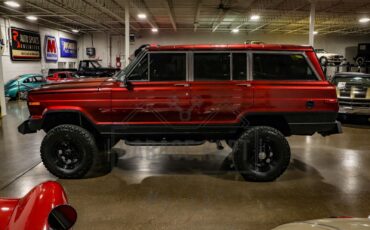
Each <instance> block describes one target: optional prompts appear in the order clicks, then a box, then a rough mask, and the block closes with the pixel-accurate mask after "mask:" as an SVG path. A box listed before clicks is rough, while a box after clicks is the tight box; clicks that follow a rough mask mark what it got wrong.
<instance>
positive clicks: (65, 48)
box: [59, 38, 77, 58]
mask: <svg viewBox="0 0 370 230" xmlns="http://www.w3.org/2000/svg"><path fill="white" fill-rule="evenodd" d="M59 46H60V57H63V58H77V41H76V40H72V39H68V38H60V42H59Z"/></svg>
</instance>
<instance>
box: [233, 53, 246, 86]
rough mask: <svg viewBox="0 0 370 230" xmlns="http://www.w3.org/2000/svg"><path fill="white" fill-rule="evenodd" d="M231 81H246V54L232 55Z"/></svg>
mask: <svg viewBox="0 0 370 230" xmlns="http://www.w3.org/2000/svg"><path fill="white" fill-rule="evenodd" d="M232 55H233V58H232V60H233V80H247V54H246V53H233V54H232Z"/></svg>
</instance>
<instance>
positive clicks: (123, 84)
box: [120, 78, 132, 90]
mask: <svg viewBox="0 0 370 230" xmlns="http://www.w3.org/2000/svg"><path fill="white" fill-rule="evenodd" d="M120 86H121V87H123V88H127V89H128V90H131V89H132V84H131V82H130V81H129V80H127V78H124V79H123V81H122V82H121V84H120Z"/></svg>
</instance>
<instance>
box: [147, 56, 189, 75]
mask: <svg viewBox="0 0 370 230" xmlns="http://www.w3.org/2000/svg"><path fill="white" fill-rule="evenodd" d="M149 68H150V77H149V78H150V81H185V80H186V54H185V53H151V54H150V67H149Z"/></svg>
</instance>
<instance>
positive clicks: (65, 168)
mask: <svg viewBox="0 0 370 230" xmlns="http://www.w3.org/2000/svg"><path fill="white" fill-rule="evenodd" d="M97 153H98V148H97V146H96V144H95V139H94V136H93V135H92V134H91V133H90V132H89V131H87V130H86V129H84V128H81V127H79V126H76V125H59V126H57V127H55V128H53V129H51V130H50V131H49V132H48V133H47V134H46V136H45V138H44V140H43V141H42V143H41V159H42V162H43V163H44V165H45V167H46V168H47V169H48V170H49V172H51V173H52V174H54V175H55V176H57V177H59V178H70V179H71V178H82V177H83V176H84V175H85V174H86V173H87V172H88V171H89V170H90V168H91V166H92V165H93V161H94V159H95V156H96V155H97Z"/></svg>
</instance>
